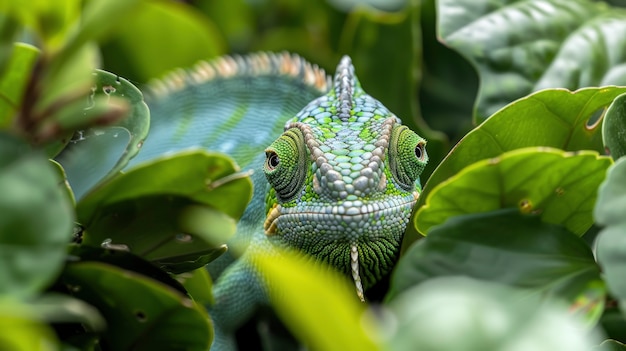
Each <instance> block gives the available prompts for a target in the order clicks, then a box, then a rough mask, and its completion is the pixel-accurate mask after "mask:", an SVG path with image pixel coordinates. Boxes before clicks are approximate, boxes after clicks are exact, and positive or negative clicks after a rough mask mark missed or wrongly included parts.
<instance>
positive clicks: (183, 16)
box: [103, 1, 226, 82]
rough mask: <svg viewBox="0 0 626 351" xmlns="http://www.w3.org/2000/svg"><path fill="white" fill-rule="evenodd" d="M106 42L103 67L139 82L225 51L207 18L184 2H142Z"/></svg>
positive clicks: (221, 38) (220, 37)
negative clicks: (130, 17)
mask: <svg viewBox="0 0 626 351" xmlns="http://www.w3.org/2000/svg"><path fill="white" fill-rule="evenodd" d="M156 23H159V24H160V25H155V24H156ZM163 43H167V49H166V51H164V46H163ZM106 44H107V46H105V47H104V50H103V52H104V61H105V64H106V67H107V68H108V69H110V70H112V71H115V72H119V73H120V74H126V73H127V74H128V77H129V78H131V79H134V80H138V81H142V82H145V81H148V80H149V79H153V78H156V77H160V76H162V75H164V74H165V73H166V72H169V71H172V70H174V69H176V68H179V67H190V66H191V65H193V64H195V63H196V62H197V61H199V60H203V59H207V58H211V57H215V56H218V55H221V54H224V53H226V47H225V43H224V42H223V37H222V35H221V33H220V32H219V31H218V30H217V28H216V27H215V26H214V24H213V22H212V21H211V19H210V18H208V17H205V16H203V15H202V14H201V13H199V12H197V11H195V10H194V9H193V8H192V7H190V6H188V5H186V4H182V3H176V2H167V1H144V2H141V6H140V7H139V8H138V9H137V10H136V11H135V12H134V14H133V17H132V20H130V21H126V22H124V23H122V24H120V25H119V26H118V27H117V28H116V33H115V34H114V36H112V37H111V38H110V40H109V42H108V43H106ZM164 53H166V54H164ZM155 58H158V59H155ZM129 67H130V69H129Z"/></svg>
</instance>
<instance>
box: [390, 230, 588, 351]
mask: <svg viewBox="0 0 626 351" xmlns="http://www.w3.org/2000/svg"><path fill="white" fill-rule="evenodd" d="M572 237H573V236H572ZM388 308H389V311H388V312H387V313H386V314H383V317H384V318H383V320H382V322H381V325H382V326H383V332H386V333H385V334H384V335H385V340H386V341H387V346H388V349H389V350H393V351H404V350H407V351H409V350H429V351H452V350H468V351H479V350H481V351H482V350H494V351H495V350H499V351H512V350H533V351H544V350H545V351H553V350H569V351H588V350H590V349H591V348H592V347H593V346H594V345H595V344H597V343H599V341H600V338H599V335H598V333H596V332H594V331H588V332H587V331H584V329H583V328H584V327H583V323H582V322H581V321H580V320H579V319H578V318H575V316H572V315H571V314H569V313H568V312H567V310H565V309H564V308H563V306H560V305H559V304H556V303H554V302H553V301H550V300H548V301H541V299H540V297H539V296H528V294H527V293H526V292H525V291H520V290H518V289H513V288H511V287H507V286H504V285H499V284H495V283H488V282H480V281H476V280H472V279H469V278H466V277H446V278H437V279H432V280H429V281H427V282H425V283H424V284H421V285H419V286H416V287H413V288H411V289H409V290H407V291H405V292H404V293H402V294H401V295H399V296H397V297H396V298H395V299H394V300H392V301H391V302H390V303H389V304H388ZM385 326H390V327H387V328H384V327H385Z"/></svg>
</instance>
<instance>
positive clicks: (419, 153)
mask: <svg viewBox="0 0 626 351" xmlns="http://www.w3.org/2000/svg"><path fill="white" fill-rule="evenodd" d="M415 156H416V157H417V158H422V144H418V145H417V146H416V147H415Z"/></svg>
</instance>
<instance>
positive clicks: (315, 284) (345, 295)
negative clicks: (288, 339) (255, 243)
mask: <svg viewBox="0 0 626 351" xmlns="http://www.w3.org/2000/svg"><path fill="white" fill-rule="evenodd" d="M253 260H254V262H255V263H256V264H258V265H259V267H260V271H261V273H262V274H263V277H264V278H265V279H267V282H268V285H269V286H271V287H272V289H269V297H270V301H271V303H272V306H273V307H274V308H275V310H276V312H277V313H278V316H279V317H280V318H281V320H282V321H283V323H284V324H285V325H286V326H287V328H289V330H290V331H291V332H292V333H293V334H294V335H295V336H296V337H297V338H298V339H299V340H300V341H301V342H303V343H304V344H305V345H307V348H309V349H311V350H378V349H380V348H379V347H378V346H377V345H376V344H375V343H374V341H373V338H372V337H370V336H369V335H368V333H367V332H368V331H370V330H373V328H374V327H375V325H374V324H373V323H374V321H373V320H371V318H370V316H368V315H365V313H364V312H365V305H364V304H362V303H360V302H359V300H358V298H357V295H356V291H355V288H354V286H351V285H350V284H349V283H348V280H346V278H345V277H343V276H340V275H339V274H338V273H336V272H335V271H333V270H331V269H330V268H329V267H323V266H321V265H318V264H315V263H314V262H312V261H310V260H307V259H305V258H303V257H302V256H300V255H297V254H295V253H291V252H281V254H280V256H276V255H264V254H263V253H262V252H261V253H259V254H256V255H255V256H254V258H253ZM328 287H332V289H329V288H328ZM285 296H288V297H289V298H285ZM329 316H332V318H329ZM370 328H371V329H370Z"/></svg>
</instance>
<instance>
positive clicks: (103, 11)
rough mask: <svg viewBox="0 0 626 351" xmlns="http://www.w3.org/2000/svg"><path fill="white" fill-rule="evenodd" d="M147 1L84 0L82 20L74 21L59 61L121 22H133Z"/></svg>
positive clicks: (99, 37) (64, 59) (116, 26)
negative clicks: (141, 6)
mask: <svg viewBox="0 0 626 351" xmlns="http://www.w3.org/2000/svg"><path fill="white" fill-rule="evenodd" d="M42 1H45V0H42ZM146 2H147V1H141V0H107V1H98V0H88V1H84V6H83V9H82V10H83V11H82V16H81V18H80V21H76V22H74V23H73V28H72V31H71V35H69V36H68V37H67V38H66V40H67V44H66V47H65V48H64V50H63V51H62V52H61V53H60V56H61V57H60V59H59V61H61V62H64V61H66V60H67V57H70V56H73V55H74V53H75V52H76V51H77V50H79V49H80V48H82V47H83V46H84V45H85V44H86V43H88V42H90V41H94V40H98V39H102V37H103V36H105V35H106V34H108V33H109V32H110V31H111V30H112V29H114V28H115V29H117V28H119V27H120V25H121V24H123V23H128V22H132V18H133V16H134V15H135V14H136V12H137V11H139V10H140V6H139V5H140V4H142V3H146Z"/></svg>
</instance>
